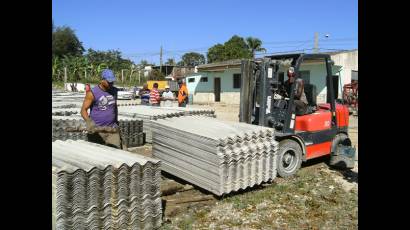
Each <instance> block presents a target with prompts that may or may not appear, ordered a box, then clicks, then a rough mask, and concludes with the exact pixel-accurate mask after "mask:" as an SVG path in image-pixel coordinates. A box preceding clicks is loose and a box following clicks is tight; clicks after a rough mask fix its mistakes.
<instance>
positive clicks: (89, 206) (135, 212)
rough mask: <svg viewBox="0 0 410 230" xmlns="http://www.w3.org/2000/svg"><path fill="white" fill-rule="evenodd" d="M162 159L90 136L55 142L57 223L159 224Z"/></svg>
mask: <svg viewBox="0 0 410 230" xmlns="http://www.w3.org/2000/svg"><path fill="white" fill-rule="evenodd" d="M160 176H161V171H160V161H159V160H155V159H152V158H148V157H144V156H139V155H135V154H131V153H129V152H126V151H123V150H118V149H114V148H110V147H107V146H102V145H98V144H94V143H90V142H86V141H80V140H78V141H73V140H69V141H55V142H53V143H52V179H53V182H52V183H53V187H52V188H53V191H52V194H53V223H55V224H56V226H55V227H56V229H155V228H159V227H160V226H161V223H162V208H161V197H160V195H161V194H160V179H161V178H160Z"/></svg>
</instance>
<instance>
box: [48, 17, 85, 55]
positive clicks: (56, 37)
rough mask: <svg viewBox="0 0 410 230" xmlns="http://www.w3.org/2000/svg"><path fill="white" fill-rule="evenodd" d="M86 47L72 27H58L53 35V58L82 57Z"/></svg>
mask: <svg viewBox="0 0 410 230" xmlns="http://www.w3.org/2000/svg"><path fill="white" fill-rule="evenodd" d="M53 27H54V25H53ZM83 52H84V47H83V45H82V43H81V42H80V40H79V39H78V37H77V35H76V34H75V33H74V30H72V29H71V28H70V27H67V26H63V27H56V28H55V29H54V31H53V34H52V55H53V57H63V56H64V55H67V56H70V55H71V56H81V55H82V54H83Z"/></svg>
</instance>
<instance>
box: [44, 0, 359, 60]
mask: <svg viewBox="0 0 410 230" xmlns="http://www.w3.org/2000/svg"><path fill="white" fill-rule="evenodd" d="M52 17H53V21H54V25H55V26H63V25H66V26H70V27H71V28H72V29H74V30H75V32H76V34H77V36H78V37H79V39H80V40H81V41H82V42H83V46H84V48H85V49H88V48H93V49H96V50H108V49H118V50H120V51H121V52H122V53H123V56H124V57H127V58H130V59H132V60H133V61H135V62H139V61H140V60H141V59H145V60H148V61H149V62H155V63H156V64H159V50H160V46H161V45H162V47H163V52H164V55H163V59H164V61H165V60H166V59H167V58H175V59H176V60H177V61H178V60H180V58H181V56H182V55H183V54H184V53H185V52H189V51H195V52H199V53H203V54H205V52H206V51H207V49H208V48H209V47H211V46H212V45H215V44H217V43H224V42H225V41H227V40H228V39H229V38H230V37H232V36H233V35H234V34H237V35H239V36H242V37H248V36H253V37H257V38H259V39H261V40H262V42H263V47H265V48H266V49H267V53H274V52H282V51H293V50H303V49H310V48H312V47H313V40H314V33H315V32H318V34H319V47H320V48H323V49H353V48H357V47H358V45H357V43H358V2H357V0H330V1H329V0H328V1H326V0H312V1H303V0H292V1H284V0H281V1H274V0H255V1H250V0H248V1H245V0H236V1H234V0H219V1H217V0H208V1H205V0H203V1H198V0H174V1H167V0H162V1H160V0H150V1H146V0H145V1H142V0H141V1H140V0H134V1H132V0H99V1H97V0H52ZM326 34H329V35H330V36H329V37H328V38H326V37H325V35H326Z"/></svg>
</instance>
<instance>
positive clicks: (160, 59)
mask: <svg viewBox="0 0 410 230" xmlns="http://www.w3.org/2000/svg"><path fill="white" fill-rule="evenodd" d="M159 72H160V73H162V46H161V51H160V52H159Z"/></svg>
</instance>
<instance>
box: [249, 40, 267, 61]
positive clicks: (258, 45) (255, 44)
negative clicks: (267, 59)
mask: <svg viewBox="0 0 410 230" xmlns="http://www.w3.org/2000/svg"><path fill="white" fill-rule="evenodd" d="M246 45H247V46H248V49H249V51H250V52H251V53H252V58H255V52H259V51H264V52H266V49H265V48H263V47H262V41H261V40H260V39H259V38H253V37H247V38H246Z"/></svg>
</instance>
